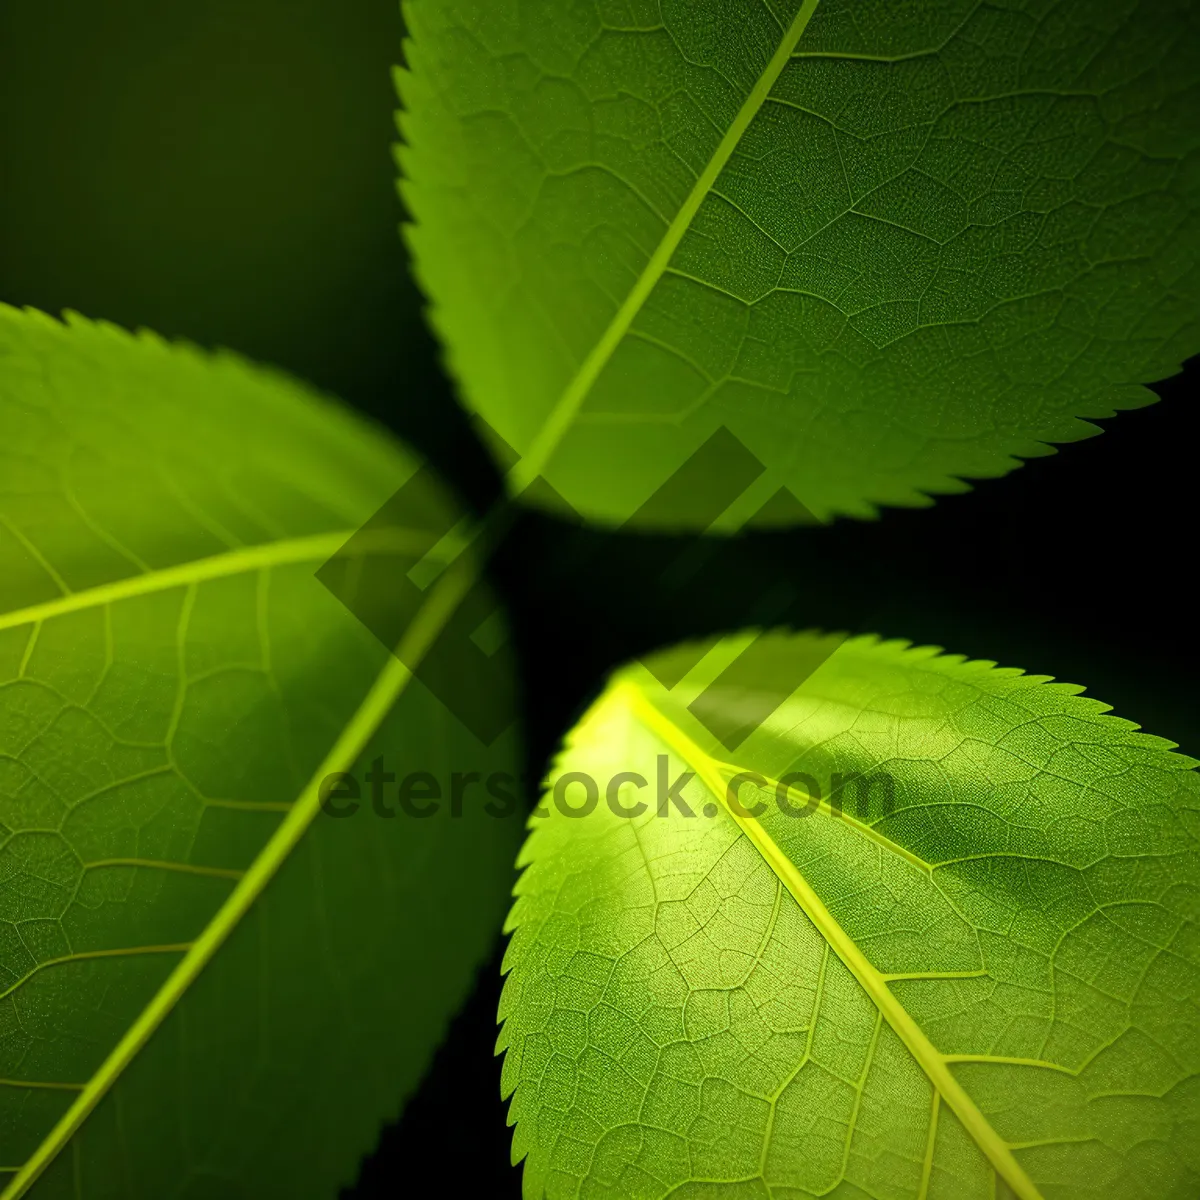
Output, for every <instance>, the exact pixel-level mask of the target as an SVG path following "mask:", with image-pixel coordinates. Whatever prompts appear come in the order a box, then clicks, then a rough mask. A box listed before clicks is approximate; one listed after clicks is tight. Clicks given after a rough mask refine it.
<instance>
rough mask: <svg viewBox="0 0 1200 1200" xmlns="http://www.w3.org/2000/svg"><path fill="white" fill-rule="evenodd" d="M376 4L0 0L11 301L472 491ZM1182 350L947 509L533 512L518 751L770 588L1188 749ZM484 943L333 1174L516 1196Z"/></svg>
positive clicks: (1186, 386)
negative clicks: (361, 425) (359, 1163)
mask: <svg viewBox="0 0 1200 1200" xmlns="http://www.w3.org/2000/svg"><path fill="white" fill-rule="evenodd" d="M397 9H398V6H397V3H396V0H353V2H347V0H340V2H335V0H201V2H200V3H196V2H195V0H187V2H184V0H105V2H104V3H102V4H97V3H95V2H94V0H36V3H35V2H34V0H0V300H3V301H6V302H8V303H11V304H31V305H34V306H36V307H39V308H42V309H45V310H46V311H48V312H52V313H57V312H59V311H61V310H62V309H63V308H65V307H69V308H74V309H77V310H79V311H80V312H83V313H85V314H87V315H88V316H93V317H107V318H109V319H111V320H114V321H117V322H119V323H121V324H124V325H127V326H138V325H146V326H150V327H151V328H154V329H157V330H159V331H160V332H162V333H164V334H167V335H172V336H181V337H186V338H189V339H191V340H193V341H196V342H198V343H200V344H202V345H226V346H231V347H234V348H235V349H237V350H240V351H242V352H244V353H246V354H248V355H250V356H252V357H254V358H257V359H261V360H265V361H270V362H274V363H278V364H280V365H282V366H285V367H288V368H290V369H291V370H293V371H294V372H296V373H297V374H299V375H302V376H304V377H306V378H308V379H310V380H312V381H313V382H315V383H317V384H319V385H320V386H322V387H324V388H326V389H328V390H329V391H332V392H334V393H336V394H338V395H340V396H342V397H343V398H344V399H346V400H348V401H349V402H351V403H352V404H354V405H356V406H358V407H359V408H361V409H362V410H364V411H366V412H368V413H370V414H372V415H373V416H375V417H376V418H378V419H379V420H381V421H382V422H383V423H385V424H386V425H388V426H390V427H391V428H392V429H394V430H395V431H396V432H397V433H399V434H400V435H402V436H403V437H405V438H406V439H407V440H409V441H410V442H411V443H413V444H414V445H415V446H416V447H417V448H419V449H420V450H422V451H424V452H425V453H426V455H428V456H429V457H430V458H431V459H432V460H433V461H434V462H435V463H436V464H437V465H438V466H439V467H440V468H441V469H442V471H443V472H444V474H445V475H446V476H447V477H449V478H450V479H451V480H453V481H454V482H455V483H457V485H458V486H459V488H460V490H461V491H462V492H463V494H464V496H465V497H466V498H467V499H468V500H469V501H470V502H471V503H473V504H474V505H476V506H478V507H483V506H486V504H487V503H488V502H489V500H490V499H491V498H492V497H494V496H495V494H496V489H497V487H498V478H497V476H496V473H495V470H494V468H493V467H492V466H491V464H490V462H489V460H488V459H487V457H486V455H485V454H484V453H483V451H482V449H481V447H480V446H479V444H478V442H477V441H476V440H475V438H474V436H473V434H472V432H471V429H470V427H469V425H468V423H467V421H466V418H465V417H464V415H463V414H462V412H461V411H460V410H459V409H458V408H457V406H456V402H455V400H454V396H453V391H452V388H451V386H450V384H449V383H448V382H447V380H446V379H445V377H444V376H443V374H442V372H441V370H440V367H439V363H438V354H437V349H436V347H435V345H434V344H433V342H432V341H431V339H430V337H429V335H428V334H427V332H426V331H425V329H424V326H423V325H422V322H421V314H420V310H421V299H420V297H419V295H418V294H417V292H416V290H415V288H414V287H413V285H412V283H411V282H410V281H409V278H408V275H407V267H406V262H405V256H404V253H403V250H402V247H401V244H400V240H399V238H398V237H397V235H396V226H397V223H398V221H399V220H400V218H401V209H400V205H399V202H398V200H397V198H396V194H395V189H394V185H393V174H394V173H393V167H392V161H391V155H390V144H391V142H392V140H393V129H394V126H393V123H392V111H393V109H394V107H395V101H394V95H393V91H392V86H391V80H390V76H389V68H390V66H391V64H392V63H393V62H395V61H397V60H398V59H399V56H400V40H401V36H402V27H401V22H400V17H399V13H398V10H397ZM1198 374H1200V372H1198V371H1197V369H1196V364H1195V363H1193V364H1192V365H1191V367H1190V368H1189V369H1188V370H1187V371H1185V372H1184V373H1183V374H1182V375H1180V376H1177V377H1175V378H1174V379H1172V380H1169V381H1167V382H1166V383H1163V384H1161V385H1159V386H1158V387H1157V388H1156V389H1155V390H1156V391H1158V393H1159V394H1160V395H1161V396H1162V397H1163V402H1162V403H1160V404H1157V405H1154V406H1153V407H1151V408H1148V409H1143V410H1140V411H1138V412H1134V413H1127V414H1123V415H1122V416H1121V417H1119V418H1117V419H1115V420H1114V421H1112V422H1106V423H1105V424H1106V425H1107V426H1109V427H1110V430H1111V431H1110V432H1109V433H1107V434H1106V435H1105V436H1103V437H1100V438H1096V439H1092V440H1089V441H1085V442H1081V443H1076V444H1074V445H1071V446H1068V447H1065V448H1064V449H1063V450H1062V451H1061V453H1059V454H1057V455H1054V456H1051V457H1049V458H1043V459H1037V460H1034V461H1033V462H1031V463H1029V464H1028V465H1026V466H1025V467H1023V468H1022V469H1021V470H1018V471H1016V472H1014V473H1013V474H1011V475H1009V476H1008V477H1007V478H1005V479H1003V480H994V481H989V482H985V483H982V484H980V485H978V486H977V488H976V489H975V490H974V491H973V492H971V493H968V494H966V495H962V496H955V497H949V498H946V499H945V500H943V501H941V502H940V503H939V504H938V505H937V507H936V508H933V509H930V510H924V511H920V510H917V511H891V512H888V513H887V514H885V515H884V516H883V517H882V518H881V519H880V520H879V521H877V522H872V523H859V524H855V523H849V522H839V523H837V524H835V525H834V526H833V527H830V528H826V529H812V530H801V531H795V532H792V533H788V534H772V535H760V536H755V537H746V538H740V539H735V540H734V541H732V542H728V543H722V544H720V545H714V546H713V547H711V549H710V554H711V555H712V556H715V557H713V558H712V560H711V561H710V562H709V564H708V567H707V568H705V567H701V568H700V570H699V572H698V573H697V574H694V575H693V576H692V579H691V582H690V583H686V584H683V585H680V584H679V583H677V582H675V583H673V582H672V580H671V579H670V578H668V579H663V578H661V575H662V564H663V563H664V562H670V561H672V560H673V559H674V558H675V557H676V556H677V555H678V553H679V551H680V550H681V549H682V548H683V547H684V545H685V541H684V540H683V539H669V538H654V537H637V538H631V537H629V536H618V535H614V534H606V533H603V532H596V531H586V530H581V529H579V528H577V527H574V526H570V525H567V524H564V523H559V522H556V521H553V520H549V519H546V518H541V517H535V516H530V517H527V518H524V519H523V520H522V522H521V523H520V525H519V526H518V528H517V529H516V531H515V533H514V535H513V536H512V538H511V539H510V541H509V542H508V544H507V545H506V546H505V547H504V549H503V550H502V552H501V554H500V556H499V558H498V560H497V562H496V564H495V574H496V579H497V582H498V584H499V586H500V588H501V590H502V591H503V592H504V593H505V595H506V597H507V599H508V603H509V606H510V611H511V615H512V620H513V624H514V630H515V637H516V639H517V641H518V643H519V647H520V649H521V652H522V655H523V661H524V666H525V691H526V707H527V728H528V736H529V745H530V751H529V753H530V766H531V769H532V770H534V771H540V770H541V768H542V766H543V764H544V761H545V758H546V756H547V755H548V754H549V753H551V752H552V751H553V749H554V747H555V744H556V742H557V739H558V738H559V737H560V736H561V734H562V733H563V731H564V730H565V729H566V728H568V727H569V725H570V724H571V723H572V721H573V719H574V717H575V716H576V715H577V714H578V713H579V711H580V709H581V707H582V706H583V705H584V704H585V702H586V701H587V699H588V698H589V696H590V695H591V694H592V693H593V692H594V690H595V689H596V688H597V686H598V685H599V683H600V681H601V679H602V677H603V675H604V673H605V672H606V671H607V670H608V669H610V668H611V667H612V666H614V665H615V664H617V663H619V662H620V661H622V660H623V659H626V658H629V657H632V656H635V655H637V654H638V653H639V652H641V651H643V650H647V649H649V648H651V647H653V646H655V645H660V644H663V643H667V642H670V641H673V640H677V639H678V638H680V637H682V636H687V635H698V634H702V633H706V632H712V631H715V630H719V629H724V628H733V627H737V626H739V625H742V624H746V623H749V622H752V621H754V620H755V619H756V618H760V617H761V616H762V611H763V610H762V608H761V603H762V601H763V598H764V597H768V598H772V603H773V605H774V608H773V609H772V610H771V611H773V612H779V611H780V607H779V606H780V604H781V603H785V608H784V609H783V616H782V619H784V620H787V621H790V622H792V623H794V624H797V625H800V626H803V625H809V624H819V625H824V626H826V627H833V628H849V629H854V630H874V631H878V632H880V633H883V634H886V635H889V636H902V637H907V638H911V639H913V640H914V641H917V642H934V643H936V644H938V645H943V646H946V647H947V648H948V649H951V650H954V651H957V652H961V653H964V654H967V655H970V656H972V657H981V658H990V659H995V660H998V661H999V662H1001V663H1004V664H1007V665H1014V666H1021V667H1025V668H1027V669H1029V670H1030V671H1035V672H1038V673H1044V674H1048V675H1053V676H1056V677H1058V678H1061V679H1067V680H1070V681H1072V682H1080V683H1086V684H1087V686H1088V689H1089V692H1090V693H1091V694H1093V695H1095V696H1098V697H1100V698H1102V699H1104V700H1105V701H1107V702H1108V703H1110V704H1112V705H1113V707H1114V709H1115V710H1116V711H1117V712H1118V713H1119V714H1120V715H1122V716H1125V717H1128V718H1129V719H1131V720H1133V721H1136V722H1138V723H1140V724H1142V725H1144V726H1145V727H1146V728H1147V729H1148V730H1150V731H1151V732H1153V733H1157V734H1160V735H1162V736H1164V737H1168V738H1171V739H1173V740H1175V741H1178V742H1180V743H1181V744H1182V746H1183V748H1184V749H1185V750H1190V751H1192V752H1193V753H1200V711H1198V708H1197V705H1196V703H1195V700H1194V698H1193V680H1194V678H1195V667H1196V664H1197V658H1198V652H1197V645H1196V638H1195V633H1194V629H1193V624H1194V622H1193V614H1194V612H1195V610H1196V606H1197V595H1196V585H1195V584H1194V583H1193V582H1192V579H1193V573H1194V569H1193V562H1192V560H1193V559H1194V557H1195V554H1196V551H1195V548H1194V545H1193V544H1192V542H1193V536H1192V535H1193V533H1194V529H1195V514H1196V501H1195V486H1196V473H1197V465H1196V462H1195V457H1196V455H1195V450H1194V449H1193V447H1194V446H1195V444H1196V435H1197V433H1198V432H1200V430H1198V429H1197V414H1196V410H1195V407H1194V403H1193V402H1192V401H1191V400H1189V398H1188V397H1189V395H1190V392H1191V391H1192V390H1193V388H1194V384H1195V382H1196V379H1197V375H1198ZM697 580H698V581H700V582H699V584H697ZM714 580H715V581H716V582H712V581H714ZM781 597H782V600H781V599H780V598H781ZM789 597H790V600H789ZM499 951H500V945H499V941H497V955H496V959H495V961H494V962H492V963H491V964H489V965H488V966H487V967H486V968H484V969H483V970H482V971H481V974H480V981H479V984H478V987H477V988H476V991H475V994H474V996H473V998H472V999H471V1002H470V1004H469V1005H468V1006H467V1008H466V1009H465V1010H464V1012H463V1013H462V1014H461V1015H460V1016H459V1017H458V1019H457V1020H456V1021H455V1023H454V1025H453V1027H452V1029H451V1032H450V1034H449V1037H448V1039H447V1041H446V1043H445V1044H444V1046H443V1047H442V1049H441V1050H440V1052H439V1054H438V1056H437V1059H436V1061H435V1063H434V1066H433V1069H432V1071H431V1073H430V1075H429V1077H428V1078H427V1080H426V1082H425V1084H424V1085H423V1087H422V1089H421V1090H420V1092H419V1093H418V1094H417V1095H416V1097H415V1098H414V1099H413V1100H412V1101H411V1103H410V1104H409V1106H408V1108H407V1110H406V1113H405V1115H404V1117H403V1119H402V1120H401V1121H400V1122H399V1123H398V1124H396V1125H393V1126H391V1127H389V1128H388V1129H386V1130H385V1131H384V1134H383V1136H382V1138H381V1142H380V1146H379V1149H378V1151H377V1153H376V1154H375V1155H374V1157H373V1158H372V1159H370V1160H369V1161H368V1162H367V1163H366V1164H365V1166H364V1169H363V1175H362V1178H361V1180H360V1183H359V1186H358V1187H357V1188H356V1189H354V1190H353V1191H352V1192H347V1193H346V1195H347V1197H349V1196H353V1197H355V1198H356V1200H361V1198H366V1197H375V1196H385V1195H391V1194H393V1193H395V1192H396V1191H397V1190H404V1185H405V1183H406V1182H407V1178H408V1177H407V1172H408V1170H409V1169H410V1165H411V1164H424V1165H425V1166H427V1165H428V1164H429V1163H433V1162H439V1161H442V1162H444V1161H446V1160H451V1161H453V1162H454V1164H455V1167H454V1170H455V1180H456V1184H457V1185H458V1186H459V1187H460V1189H461V1190H462V1191H463V1192H464V1194H481V1195H482V1194H487V1195H491V1196H496V1197H501V1196H516V1195H517V1194H518V1191H519V1178H518V1173H517V1172H516V1171H514V1170H513V1169H512V1168H511V1167H510V1166H509V1165H508V1145H509V1135H508V1130H507V1129H506V1127H505V1124H504V1106H503V1105H501V1103H500V1101H499V1096H498V1080H499V1061H498V1060H496V1059H493V1057H492V1048H493V1045H494V1041H495V1025H494V1017H495V1010H496V1002H497V997H498V994H499V973H498V967H499ZM398 1099H399V1098H398ZM413 1169H415V1170H416V1171H417V1172H418V1174H417V1178H420V1177H421V1174H420V1173H421V1172H422V1170H423V1167H422V1166H421V1165H418V1166H417V1167H416V1168H413Z"/></svg>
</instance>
